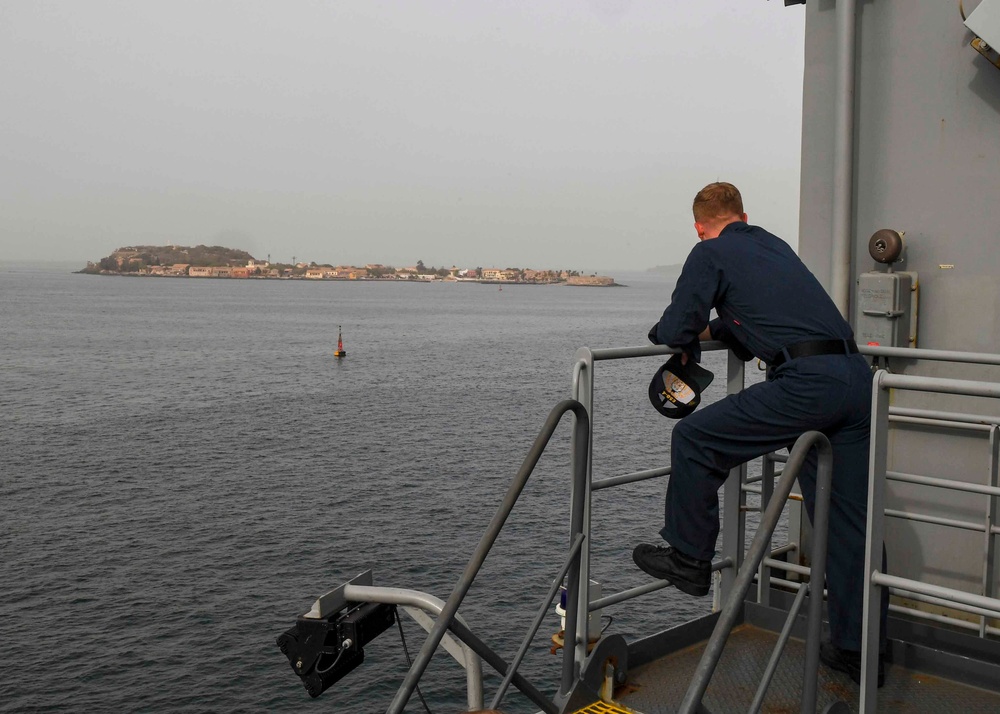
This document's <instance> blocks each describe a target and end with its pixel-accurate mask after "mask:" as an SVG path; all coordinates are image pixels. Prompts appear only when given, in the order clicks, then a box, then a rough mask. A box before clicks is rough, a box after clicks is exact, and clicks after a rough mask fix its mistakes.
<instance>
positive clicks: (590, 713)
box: [574, 702, 638, 714]
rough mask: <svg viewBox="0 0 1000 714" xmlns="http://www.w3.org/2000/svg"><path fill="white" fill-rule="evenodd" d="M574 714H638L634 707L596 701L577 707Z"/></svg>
mask: <svg viewBox="0 0 1000 714" xmlns="http://www.w3.org/2000/svg"><path fill="white" fill-rule="evenodd" d="M574 714H638V713H637V712H636V711H635V710H634V709H629V708H628V707H623V706H622V705H621V704H614V703H612V704H609V703H607V702H594V703H593V704H589V705H587V706H585V707H584V708H583V709H577V710H576V712H574Z"/></svg>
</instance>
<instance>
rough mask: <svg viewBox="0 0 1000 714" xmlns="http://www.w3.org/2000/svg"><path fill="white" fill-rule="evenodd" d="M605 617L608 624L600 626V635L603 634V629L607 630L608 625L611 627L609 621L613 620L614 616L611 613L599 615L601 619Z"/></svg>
mask: <svg viewBox="0 0 1000 714" xmlns="http://www.w3.org/2000/svg"><path fill="white" fill-rule="evenodd" d="M605 617H606V618H608V624H606V625H605V626H604V627H602V628H601V634H602V635H603V634H604V632H605V630H607V629H608V628H609V627H611V623H612V622H614V621H615V618H614V616H613V615H603V616H602V617H601V619H602V620H603V619H604V618H605Z"/></svg>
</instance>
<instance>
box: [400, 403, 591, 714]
mask: <svg viewBox="0 0 1000 714" xmlns="http://www.w3.org/2000/svg"><path fill="white" fill-rule="evenodd" d="M569 411H571V412H573V416H574V417H575V419H574V421H573V439H572V468H573V490H572V497H571V500H572V509H571V514H572V515H571V518H570V548H571V555H570V558H569V564H568V568H566V573H567V599H566V631H565V635H564V636H565V643H566V644H565V646H564V647H563V672H562V687H561V693H563V694H565V693H567V692H569V690H570V688H571V687H572V685H573V682H574V679H575V677H576V674H577V669H578V665H577V663H576V662H575V661H574V660H575V656H574V655H575V654H576V650H575V648H574V647H573V646H572V645H571V643H574V642H577V640H578V639H579V637H578V633H577V620H578V616H577V608H578V600H579V597H580V595H579V593H578V592H577V590H578V588H579V581H580V571H581V560H582V558H583V555H584V553H585V552H586V551H585V550H584V549H583V548H581V544H582V542H583V541H584V540H585V539H586V535H585V533H584V520H585V519H584V517H583V512H584V495H585V493H586V490H587V489H586V479H587V476H588V468H587V462H588V459H589V457H590V416H589V415H588V413H587V409H586V408H585V407H584V406H583V404H581V403H580V402H578V401H577V400H575V399H566V400H563V401H561V402H559V403H558V404H557V405H556V406H555V407H553V408H552V411H551V412H549V416H548V418H547V419H546V420H545V424H544V426H543V427H542V429H541V431H540V432H539V433H538V436H537V437H536V438H535V442H534V443H533V444H532V446H531V449H530V450H529V451H528V455H527V456H526V457H525V458H524V461H523V462H522V464H521V468H520V469H519V470H518V472H517V475H516V476H515V477H514V480H513V481H512V482H511V484H510V487H509V488H508V489H507V493H506V495H505V496H504V498H503V501H502V502H501V504H500V507H499V508H497V511H496V513H495V514H494V516H493V519H492V520H491V521H490V524H489V526H487V528H486V532H485V533H484V534H483V536H482V538H481V539H480V541H479V545H477V546H476V550H475V551H474V552H473V554H472V557H471V558H470V559H469V562H468V564H467V565H466V566H465V570H464V571H463V572H462V575H461V577H460V578H459V580H458V583H457V584H456V585H455V588H454V589H453V590H452V592H451V595H449V596H448V600H447V601H446V602H445V604H444V607H443V608H442V609H441V614H440V616H439V617H438V618H437V622H436V623H435V624H434V628H433V629H432V630H431V631H430V634H428V635H427V639H426V640H425V641H424V644H423V646H422V647H421V648H420V652H419V653H418V654H417V656H416V657H415V658H414V660H413V664H412V665H411V666H410V669H409V671H408V672H407V673H406V677H405V678H404V679H403V683H402V684H401V685H400V687H399V689H398V690H397V691H396V695H395V697H394V698H393V700H392V702H391V703H390V705H389V708H388V710H387V714H400V713H401V712H402V711H403V708H404V707H405V706H406V704H407V702H408V701H409V699H410V697H411V696H412V695H413V691H414V689H416V686H417V682H419V681H420V678H421V677H422V676H423V674H424V672H425V671H426V670H427V665H428V664H430V661H431V657H432V656H433V654H434V651H435V650H436V649H437V648H438V645H440V644H441V640H442V639H443V638H444V635H445V632H446V631H447V630H448V629H452V630H453V631H455V632H456V634H457V635H458V636H459V637H460V638H461V639H462V640H463V641H465V642H467V643H470V642H469V640H468V639H467V637H465V636H463V635H467V634H468V633H467V632H460V630H462V629H464V628H461V627H460V626H458V625H459V623H457V621H456V620H455V616H456V614H457V613H458V608H459V606H460V605H461V604H462V601H463V600H464V599H465V596H466V595H467V594H468V592H469V588H470V587H471V586H472V583H473V581H474V580H475V579H476V575H478V573H479V570H480V569H481V568H482V566H483V563H484V562H485V561H486V556H487V555H489V552H490V550H491V549H492V547H493V544H494V543H495V542H496V539H497V537H498V536H499V534H500V531H501V529H502V528H503V526H504V523H506V521H507V517H508V516H510V513H511V510H513V508H514V504H515V503H517V500H518V498H519V497H520V495H521V492H522V491H523V490H524V487H525V485H526V484H527V482H528V478H529V477H530V476H531V474H532V472H533V471H534V468H535V465H536V464H537V463H538V460H539V458H540V457H541V455H542V452H544V451H545V447H546V445H547V444H548V443H549V439H551V437H552V434H553V433H554V432H555V429H556V427H557V426H558V425H559V422H560V420H561V419H562V417H563V415H564V414H565V413H566V412H569ZM583 570H586V568H585V567H584V568H583ZM552 592H554V591H550V595H549V599H550V601H551V598H552V596H553V595H552ZM543 607H545V608H547V607H548V603H546V604H545V605H544V606H543ZM584 618H586V611H584ZM535 629H537V627H536V628H535ZM532 634H533V633H529V637H530V636H531V635H532ZM586 634H587V630H586V619H584V638H586ZM470 644H472V643H470ZM474 649H475V650H477V652H479V653H480V655H481V656H482V655H483V654H484V653H483V652H482V651H481V648H480V647H475V646H474ZM491 654H492V653H491ZM484 659H487V662H488V663H489V664H490V665H491V666H493V667H494V668H496V669H497V670H498V671H500V672H501V673H505V674H508V675H509V676H508V677H507V678H505V680H504V681H505V685H506V683H507V682H509V681H510V679H511V678H513V681H514V684H515V686H517V687H518V688H519V689H521V691H522V692H523V693H524V694H525V695H527V696H528V697H529V698H530V699H531V700H532V701H533V702H534V703H535V704H537V705H538V706H540V707H542V709H543V710H544V711H545V712H555V711H556V707H555V705H554V704H553V703H552V702H550V701H548V700H545V699H541V698H539V697H538V692H537V690H534V689H533V688H530V687H521V686H520V685H519V678H517V677H514V670H515V669H516V667H515V666H514V665H511V666H503V667H500V666H499V665H500V664H501V662H498V661H497V660H498V659H499V658H498V657H489V658H486V657H484ZM519 662H520V659H518V663H519ZM506 670H510V671H506Z"/></svg>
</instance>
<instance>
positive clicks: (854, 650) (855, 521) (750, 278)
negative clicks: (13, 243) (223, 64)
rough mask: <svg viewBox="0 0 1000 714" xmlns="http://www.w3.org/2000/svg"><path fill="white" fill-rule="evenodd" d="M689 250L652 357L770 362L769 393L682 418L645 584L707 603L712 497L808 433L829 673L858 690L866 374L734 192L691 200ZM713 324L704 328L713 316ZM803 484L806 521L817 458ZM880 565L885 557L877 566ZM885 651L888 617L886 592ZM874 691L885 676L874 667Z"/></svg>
mask: <svg viewBox="0 0 1000 714" xmlns="http://www.w3.org/2000/svg"><path fill="white" fill-rule="evenodd" d="M693 209H694V220H695V223H694V227H695V230H696V231H697V234H698V240H699V242H698V243H697V244H696V245H695V246H694V248H692V250H691V253H690V254H689V255H688V258H687V261H686V262H685V263H684V268H683V270H682V271H681V274H680V277H679V278H678V280H677V285H676V287H675V289H674V292H673V295H672V296H671V298H670V305H669V306H668V307H667V309H666V310H664V312H663V316H662V317H661V318H660V321H659V322H658V323H657V324H656V325H655V326H654V327H653V329H652V330H650V333H649V338H650V340H652V341H653V342H654V343H656V344H661V345H669V346H671V347H676V348H679V349H681V350H683V353H684V357H683V358H682V360H683V361H684V362H685V363H686V362H687V361H688V360H694V361H696V362H697V361H699V360H700V358H701V349H700V345H699V340H709V339H711V340H720V341H722V342H724V343H726V344H727V345H728V346H729V347H730V348H731V349H732V350H733V351H734V352H735V353H736V354H737V356H739V357H740V358H741V359H744V360H749V359H751V358H752V357H754V356H756V357H758V358H760V359H762V360H763V361H764V362H766V363H767V364H768V365H769V366H770V367H769V369H768V375H767V381H765V382H761V383H758V384H754V385H751V386H750V387H748V388H747V389H745V390H743V391H742V392H740V393H738V394H733V395H730V396H728V397H726V398H725V399H723V400H721V401H719V402H716V403H715V404H712V405H710V406H708V407H704V408H702V409H699V410H697V411H694V412H693V413H691V414H690V415H688V416H685V417H684V418H683V419H681V420H680V421H679V422H678V423H677V425H676V426H675V428H674V430H673V435H672V438H671V446H670V463H671V467H672V472H671V476H670V482H669V485H668V488H667V496H666V503H665V511H664V526H663V529H662V530H660V535H661V536H662V537H663V539H664V540H665V541H666V542H667V543H668V544H669V545H667V546H663V545H649V544H641V545H639V546H638V547H636V549H635V551H634V552H633V554H632V558H633V560H634V561H635V563H636V565H638V566H639V567H640V568H641V569H642V570H643V571H644V572H646V573H648V574H649V575H652V576H653V577H655V578H658V579H663V580H670V581H671V582H672V583H673V584H674V585H675V586H676V587H677V588H678V589H680V590H682V591H683V592H686V593H688V594H690V595H706V594H707V593H708V591H709V584H710V578H711V560H712V556H713V555H714V554H715V544H716V539H717V538H718V535H719V497H718V490H719V488H720V487H721V486H722V483H723V481H725V479H726V477H727V476H728V475H729V471H730V469H732V468H734V467H736V466H738V465H740V464H743V463H745V462H747V461H750V460H751V459H754V458H757V457H759V456H762V455H764V454H767V453H770V452H772V451H776V450H778V449H782V448H786V447H790V446H791V445H792V444H793V443H794V442H795V440H796V439H797V438H798V437H799V436H801V435H802V434H803V433H805V432H806V431H810V430H817V431H820V432H822V433H823V434H825V435H826V436H827V437H828V438H829V439H830V443H831V445H832V446H833V486H832V492H831V503H830V526H829V527H830V534H829V543H830V548H829V551H828V554H827V571H826V584H827V589H828V591H829V602H828V609H829V619H830V641H829V642H824V643H823V644H822V647H821V659H822V661H823V662H824V663H826V664H827V665H828V666H830V667H832V668H834V669H837V670H840V671H844V672H847V673H848V674H849V675H850V676H851V678H852V679H854V681H855V682H859V683H860V679H861V669H860V662H861V656H860V650H861V634H862V609H863V607H862V602H863V592H864V585H865V579H864V572H863V571H864V553H865V524H866V513H867V498H868V445H869V436H870V428H869V420H870V413H871V371H870V369H869V366H868V364H867V362H866V360H865V359H864V358H863V357H862V356H861V355H859V354H858V348H857V345H856V344H855V342H854V339H853V338H854V335H853V332H852V330H851V327H850V325H849V324H848V323H847V322H846V321H845V320H844V318H843V317H842V316H841V314H840V312H839V311H838V309H837V307H836V306H835V305H834V303H833V301H832V300H831V299H830V297H829V296H828V295H827V293H826V291H825V290H824V289H823V287H822V286H821V285H820V283H819V281H817V280H816V278H815V277H814V276H813V275H812V273H810V272H809V270H808V268H806V266H805V265H804V264H803V263H802V261H801V260H799V258H798V256H797V255H795V252H794V251H793V250H792V249H791V247H790V246H789V245H788V244H787V243H785V242H784V241H783V240H781V239H780V238H778V237H777V236H774V235H772V234H770V233H768V232H767V231H766V230H764V229H763V228H759V227H757V226H752V225H749V224H748V223H747V214H746V213H744V212H743V199H742V197H741V196H740V192H739V190H737V188H736V187H735V186H733V185H732V184H729V183H712V184H709V185H708V186H706V187H705V188H703V189H702V190H701V191H699V192H698V195H697V196H696V197H695V199H694V206H693ZM712 308H714V309H715V311H716V313H717V317H716V318H715V319H712V320H711V321H709V317H710V311H711V310H712ZM799 484H800V486H801V489H802V495H803V500H804V502H805V505H806V511H807V512H808V514H809V517H810V518H812V517H813V506H814V503H815V492H816V452H815V451H813V452H812V453H811V454H810V456H809V459H808V460H807V462H806V464H805V466H804V468H803V471H802V473H801V474H799ZM883 557H884V555H883ZM882 593H883V600H882V628H881V630H882V633H883V634H882V637H883V642H882V650H884V638H885V634H884V633H885V618H886V612H887V610H888V597H887V592H886V588H882ZM878 678H879V686H881V685H882V681H883V678H884V670H883V664H882V658H881V657H879V677H878Z"/></svg>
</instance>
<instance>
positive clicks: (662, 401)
mask: <svg viewBox="0 0 1000 714" xmlns="http://www.w3.org/2000/svg"><path fill="white" fill-rule="evenodd" d="M713 379H715V375H714V374H712V373H711V372H709V371H708V370H707V369H705V368H704V367H702V366H701V365H700V364H698V363H697V362H695V361H694V360H692V359H689V360H688V363H687V364H682V363H681V356H680V355H679V354H676V355H674V356H673V357H671V358H670V359H669V360H667V361H666V362H665V363H664V364H663V365H662V366H661V367H660V368H659V369H658V370H656V374H655V375H653V381H651V382H650V383H649V401H650V403H651V404H652V405H653V408H654V409H656V411H658V412H660V414H662V415H663V416H665V417H670V418H671V419H680V418H681V417H685V416H687V415H688V414H690V413H691V412H693V411H694V410H695V409H697V408H698V405H699V404H701V393H702V392H703V391H704V390H705V389H706V388H707V387H708V385H710V384H711V383H712V380H713Z"/></svg>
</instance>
